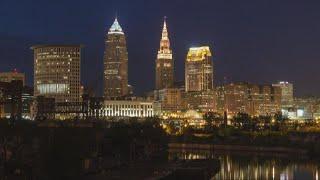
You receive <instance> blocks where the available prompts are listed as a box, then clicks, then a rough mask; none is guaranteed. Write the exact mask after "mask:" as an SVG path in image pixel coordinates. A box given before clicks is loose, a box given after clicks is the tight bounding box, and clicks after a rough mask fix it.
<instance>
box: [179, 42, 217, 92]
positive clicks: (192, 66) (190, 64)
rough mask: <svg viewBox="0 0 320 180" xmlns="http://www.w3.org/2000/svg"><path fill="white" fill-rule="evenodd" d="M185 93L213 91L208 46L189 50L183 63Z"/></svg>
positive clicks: (210, 55)
mask: <svg viewBox="0 0 320 180" xmlns="http://www.w3.org/2000/svg"><path fill="white" fill-rule="evenodd" d="M185 88H186V91H187V92H189V91H207V90H212V89H213V62H212V53H211V51H210V48H209V47H208V46H203V47H194V48H190V49H189V52H188V54H187V58H186V62H185Z"/></svg>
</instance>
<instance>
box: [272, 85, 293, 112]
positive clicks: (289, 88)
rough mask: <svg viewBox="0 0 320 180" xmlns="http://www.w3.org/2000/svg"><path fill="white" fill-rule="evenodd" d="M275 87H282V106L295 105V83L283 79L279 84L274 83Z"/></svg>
mask: <svg viewBox="0 0 320 180" xmlns="http://www.w3.org/2000/svg"><path fill="white" fill-rule="evenodd" d="M272 86H274V87H279V88H280V89H281V107H282V108H289V107H292V106H293V84H291V83H289V82H284V81H281V82H279V83H277V84H272Z"/></svg>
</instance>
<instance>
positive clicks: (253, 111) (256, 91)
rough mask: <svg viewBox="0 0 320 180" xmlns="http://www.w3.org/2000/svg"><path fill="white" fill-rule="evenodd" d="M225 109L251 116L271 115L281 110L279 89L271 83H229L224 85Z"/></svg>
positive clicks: (232, 113) (232, 112)
mask: <svg viewBox="0 0 320 180" xmlns="http://www.w3.org/2000/svg"><path fill="white" fill-rule="evenodd" d="M224 103H225V107H224V109H225V111H227V113H228V116H229V117H230V116H234V115H236V114H237V113H239V112H243V113H248V114H249V115H251V116H260V115H273V114H275V113H277V112H279V111H280V110H281V89H280V88H279V87H275V86H272V85H257V84H251V83H242V82H240V83H231V84H228V85H225V86H224Z"/></svg>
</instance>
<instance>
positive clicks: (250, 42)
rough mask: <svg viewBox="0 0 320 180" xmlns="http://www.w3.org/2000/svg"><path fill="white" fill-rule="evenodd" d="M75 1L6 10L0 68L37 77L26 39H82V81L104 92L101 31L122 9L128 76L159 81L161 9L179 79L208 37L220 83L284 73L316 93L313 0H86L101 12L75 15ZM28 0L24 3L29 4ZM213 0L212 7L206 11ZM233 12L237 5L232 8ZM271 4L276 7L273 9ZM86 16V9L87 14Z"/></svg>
mask: <svg viewBox="0 0 320 180" xmlns="http://www.w3.org/2000/svg"><path fill="white" fill-rule="evenodd" d="M16 3H17V2H10V3H8V4H7V6H9V7H10V6H14V5H15V4H16ZM168 3H169V2H168ZM35 4H36V3H35ZM71 4H72V3H70V4H69V3H66V4H65V5H66V6H65V7H62V8H61V13H60V14H59V15H58V16H57V17H53V16H50V13H49V12H50V11H51V10H50V8H49V10H48V12H44V11H43V10H40V9H37V10H36V11H35V14H39V13H41V14H42V17H34V16H30V15H26V16H21V15H20V13H18V14H12V13H11V12H7V10H4V11H3V12H5V16H3V17H2V18H4V17H5V18H7V19H12V21H14V20H19V21H18V23H17V24H16V25H14V24H12V23H10V22H9V23H6V24H7V26H6V27H4V28H3V29H2V30H1V31H0V37H2V39H3V41H4V42H5V44H6V46H1V47H0V51H1V53H2V54H3V59H4V60H3V61H1V68H0V70H1V71H10V70H12V69H14V68H17V69H18V70H19V71H21V72H25V73H26V78H27V81H26V82H27V84H29V85H31V84H32V82H33V78H32V52H31V51H30V50H29V49H28V47H30V46H31V45H33V44H48V43H50V44H51V43H76V44H77V43H81V44H85V45H86V46H85V48H84V52H83V60H82V63H83V66H82V69H81V70H82V72H83V73H82V77H81V79H82V84H83V85H85V86H89V87H92V88H93V89H95V90H96V91H98V94H100V95H102V94H103V93H102V91H103V85H102V84H103V83H101V82H103V67H102V66H103V65H102V64H103V62H102V59H103V48H104V43H103V39H104V36H105V31H106V29H108V28H109V27H110V25H111V24H112V22H113V20H114V17H115V15H114V14H115V12H116V11H117V12H118V13H117V14H118V18H119V19H120V21H121V22H122V26H124V27H123V28H124V29H125V31H126V34H127V36H128V37H127V41H128V42H127V43H128V44H127V48H128V56H129V62H128V63H129V84H131V85H133V86H134V87H135V89H136V92H137V93H138V94H142V93H144V92H147V91H150V90H152V89H154V84H155V83H154V79H155V73H154V66H155V62H154V59H155V58H156V55H157V50H158V48H159V47H158V46H159V45H158V43H159V38H160V36H161V34H159V29H160V28H161V24H162V23H161V22H162V21H163V16H167V17H168V19H167V21H168V23H169V24H170V33H171V35H170V36H172V37H171V42H172V50H173V52H174V53H173V58H174V59H175V77H176V80H183V79H184V68H183V67H184V60H185V56H186V54H187V51H188V49H189V48H190V47H193V46H198V45H209V46H210V47H212V48H214V49H213V50H214V51H215V52H216V56H215V57H214V62H215V64H216V76H215V77H216V81H217V83H216V84H222V83H223V82H224V79H226V80H227V81H228V82H237V81H248V82H253V83H265V84H270V83H274V82H277V81H280V80H284V81H289V82H291V83H293V84H295V89H296V90H295V92H296V93H297V95H298V96H302V95H318V90H319V89H320V87H318V85H314V83H311V82H316V81H317V80H318V79H317V78H318V77H317V76H314V75H313V74H315V73H316V68H315V67H317V66H318V64H317V63H318V62H317V61H316V59H318V57H319V55H318V54H317V53H315V52H316V48H317V47H316V46H315V45H314V44H315V42H316V41H317V40H318V39H319V37H318V36H317V35H316V34H315V32H316V30H317V29H318V28H319V27H318V26H317V25H316V24H315V21H314V20H315V18H316V17H317V16H319V13H318V12H317V11H315V9H314V7H312V6H311V4H307V3H306V4H302V5H301V6H299V4H297V3H291V6H290V8H289V9H288V10H286V11H283V9H284V7H286V3H285V2H278V3H275V2H269V3H264V4H263V3H262V4H263V5H261V4H259V3H248V2H243V3H241V4H239V6H238V7H239V8H236V7H237V3H236V4H227V3H217V4H215V6H211V5H212V3H210V2H209V1H203V4H204V5H206V6H203V5H201V6H200V4H201V3H193V2H192V3H190V4H186V6H185V10H184V11H182V13H178V12H179V11H177V10H178V5H179V3H178V2H171V4H170V5H171V6H166V5H165V4H166V3H163V4H162V3H161V4H160V3H157V2H156V3H154V4H149V3H147V4H145V6H142V2H140V1H138V2H136V3H131V2H123V3H116V2H112V1H111V2H110V7H108V8H106V9H105V10H104V9H103V8H102V7H105V6H104V3H102V2H97V3H96V4H86V3H84V2H81V3H80V4H79V6H80V7H81V8H80V9H84V8H86V9H87V11H86V13H92V12H95V13H94V15H93V16H90V18H89V17H88V16H86V14H81V13H82V12H83V11H80V10H73V14H71V15H69V11H68V8H69V7H70V6H71ZM39 5H41V3H40V4H39ZM39 5H37V6H39ZM50 5H51V3H47V4H45V6H46V7H49V6H50ZM98 5H99V8H97V6H98ZM29 6H30V5H28V4H26V7H29ZM139 6H142V7H149V9H150V10H151V9H153V10H154V11H152V12H151V11H150V10H148V11H138V9H137V10H134V8H130V7H139ZM50 7H51V6H50ZM52 7H54V5H53V6H52ZM155 7H159V8H158V9H155ZM165 7H166V8H165ZM192 7H194V9H195V11H194V13H193V14H194V16H192V15H191V14H190V15H188V14H186V13H185V11H187V10H191V8H192ZM200 7H203V9H201V8H200ZM210 7H212V10H210V11H208V8H210ZM126 10H127V11H126ZM223 10H225V12H224V11H223ZM22 12H25V11H24V10H22ZM228 12H233V13H232V14H229V15H228V14H227V13H228ZM269 12H272V14H271V15H269V14H268V13H269ZM248 13H256V16H255V17H250V16H248ZM132 14H136V16H132ZM145 14H148V16H145ZM236 15H237V17H236ZM314 15H315V16H314ZM84 16H86V17H85V18H83V17H84ZM63 17H65V18H66V20H65V19H63ZM76 17H79V18H80V19H81V21H79V20H77V18H76ZM197 17H199V18H197ZM277 17H278V18H277ZM61 18H62V19H61ZM297 18H298V19H300V21H299V27H295V24H296V23H295V22H294V21H293V19H297ZM71 19H73V21H69V22H70V23H67V20H71ZM0 20H1V19H0ZM22 22H23V23H24V24H25V26H24V28H18V27H22V26H23V25H24V24H23V23H22ZM46 22H50V23H46ZM59 24H61V25H63V26H59ZM53 25H54V26H53ZM48 28H50V29H48ZM311 29H312V30H311ZM8 32H10V33H8ZM71 32H73V33H71ZM307 42H308V43H307ZM138 46H139V48H138ZM8 50H10V51H8ZM9 52H15V53H9ZM18 54H19V55H18ZM7 59H10V62H7ZM25 62H28V63H25ZM252 67H254V68H252ZM305 69H308V71H305ZM97 73H99V74H100V75H97ZM92 74H95V75H92ZM306 79H307V80H308V81H306Z"/></svg>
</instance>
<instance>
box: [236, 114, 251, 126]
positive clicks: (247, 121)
mask: <svg viewBox="0 0 320 180" xmlns="http://www.w3.org/2000/svg"><path fill="white" fill-rule="evenodd" d="M233 123H234V126H236V127H237V128H239V129H244V130H252V123H254V122H253V121H252V118H251V117H250V116H249V114H247V113H238V114H237V115H236V116H234V117H233Z"/></svg>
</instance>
